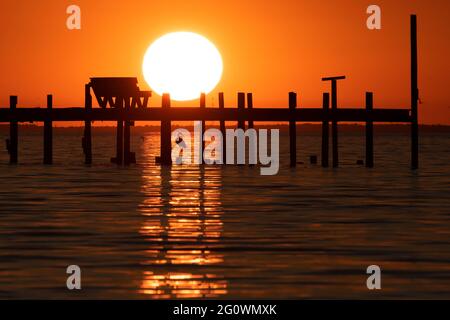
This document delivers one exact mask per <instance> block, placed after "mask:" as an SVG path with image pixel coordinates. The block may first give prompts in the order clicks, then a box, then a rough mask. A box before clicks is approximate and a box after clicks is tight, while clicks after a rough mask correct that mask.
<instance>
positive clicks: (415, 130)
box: [411, 15, 419, 169]
mask: <svg viewBox="0 0 450 320" xmlns="http://www.w3.org/2000/svg"><path fill="white" fill-rule="evenodd" d="M418 101H419V89H418V84H417V17H416V15H411V168H412V169H417V168H419V122H418V110H417V109H418Z"/></svg>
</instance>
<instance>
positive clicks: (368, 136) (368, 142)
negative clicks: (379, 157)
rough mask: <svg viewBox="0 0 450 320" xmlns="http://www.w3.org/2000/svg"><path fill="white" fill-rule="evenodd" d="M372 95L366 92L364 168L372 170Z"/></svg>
mask: <svg viewBox="0 0 450 320" xmlns="http://www.w3.org/2000/svg"><path fill="white" fill-rule="evenodd" d="M372 110H373V93H372V92H366V111H367V120H366V167H367V168H373V119H372Z"/></svg>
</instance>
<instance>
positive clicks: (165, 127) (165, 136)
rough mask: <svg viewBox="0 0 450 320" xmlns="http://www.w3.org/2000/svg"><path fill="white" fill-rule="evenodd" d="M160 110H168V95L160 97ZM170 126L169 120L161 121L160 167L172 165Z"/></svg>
mask: <svg viewBox="0 0 450 320" xmlns="http://www.w3.org/2000/svg"><path fill="white" fill-rule="evenodd" d="M162 108H163V109H169V108H170V95H169V94H167V93H165V94H163V97H162ZM171 127H172V125H171V122H170V121H169V120H162V121H161V148H160V150H161V157H160V162H161V164H162V165H170V164H172V147H171V146H172V142H171V141H172V129H171Z"/></svg>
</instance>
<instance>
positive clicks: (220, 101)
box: [219, 92, 227, 163]
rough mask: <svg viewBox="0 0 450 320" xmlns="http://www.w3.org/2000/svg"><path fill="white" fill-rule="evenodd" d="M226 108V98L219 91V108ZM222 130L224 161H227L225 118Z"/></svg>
mask: <svg viewBox="0 0 450 320" xmlns="http://www.w3.org/2000/svg"><path fill="white" fill-rule="evenodd" d="M224 108H225V99H224V95H223V92H219V109H221V110H223V109H224ZM220 131H221V132H222V137H223V143H222V145H223V148H222V160H223V163H226V159H227V141H226V139H227V134H226V122H225V121H224V120H220Z"/></svg>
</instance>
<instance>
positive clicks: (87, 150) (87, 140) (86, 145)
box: [83, 83, 92, 164]
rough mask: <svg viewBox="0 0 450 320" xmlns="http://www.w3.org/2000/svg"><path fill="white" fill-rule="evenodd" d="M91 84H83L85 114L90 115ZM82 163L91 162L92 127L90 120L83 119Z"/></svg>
mask: <svg viewBox="0 0 450 320" xmlns="http://www.w3.org/2000/svg"><path fill="white" fill-rule="evenodd" d="M90 90H91V85H90V84H89V83H88V84H86V85H85V86H84V107H85V110H86V114H87V116H88V117H90V114H91V110H92V96H91V91H90ZM83 152H84V163H85V164H92V129H91V120H90V119H87V120H85V121H84V137H83Z"/></svg>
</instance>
